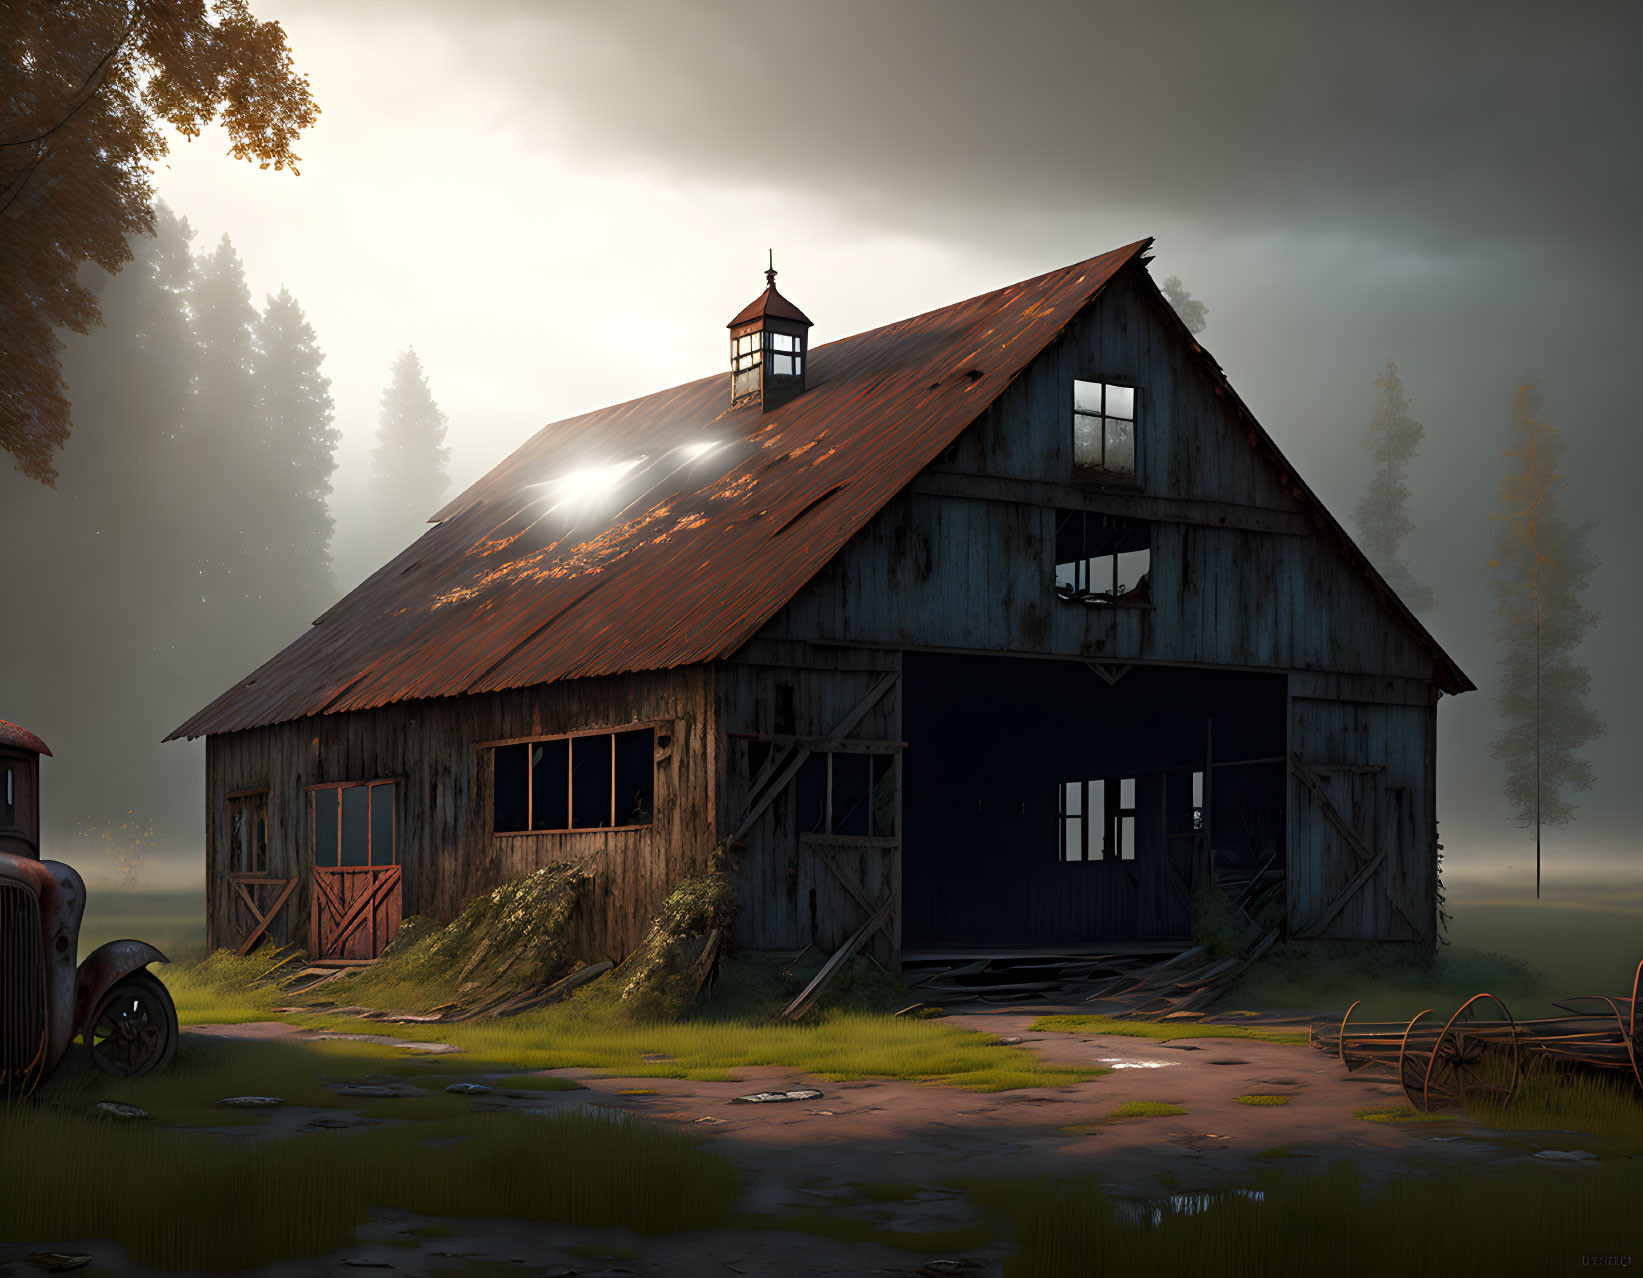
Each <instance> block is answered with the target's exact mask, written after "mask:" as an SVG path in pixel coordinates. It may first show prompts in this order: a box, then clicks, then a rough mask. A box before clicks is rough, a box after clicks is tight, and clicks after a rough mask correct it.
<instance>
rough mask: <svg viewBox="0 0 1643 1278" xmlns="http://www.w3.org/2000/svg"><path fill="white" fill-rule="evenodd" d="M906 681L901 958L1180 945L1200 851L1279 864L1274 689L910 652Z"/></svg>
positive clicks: (1249, 679) (1247, 676) (1135, 671)
mask: <svg viewBox="0 0 1643 1278" xmlns="http://www.w3.org/2000/svg"><path fill="white" fill-rule="evenodd" d="M903 677H904V690H903V699H902V734H903V736H904V737H905V738H906V740H907V751H906V755H905V760H904V769H905V772H904V777H905V781H904V791H903V807H902V812H903V826H902V832H903V841H902V849H903V852H902V858H903V859H902V937H903V940H902V943H903V948H904V951H906V950H918V949H921V948H923V949H928V948H933V947H941V948H960V947H965V946H972V947H989V946H1016V947H1030V946H1082V945H1095V944H1100V943H1107V942H1126V941H1127V942H1134V941H1157V940H1167V939H1171V938H1179V937H1185V936H1187V935H1188V934H1189V932H1190V930H1191V904H1190V902H1191V895H1192V891H1193V885H1194V882H1195V880H1196V878H1197V877H1198V876H1200V875H1202V874H1204V873H1205V872H1206V867H1207V866H1208V865H1209V858H1210V856H1211V853H1212V849H1213V855H1214V857H1215V862H1216V865H1217V868H1218V871H1219V870H1223V869H1226V868H1228V867H1236V866H1237V865H1238V864H1239V863H1240V862H1244V861H1248V862H1249V863H1250V864H1251V866H1258V865H1261V864H1263V863H1264V864H1269V865H1272V866H1277V867H1281V866H1282V861H1283V831H1284V820H1283V816H1284V778H1285V776H1286V771H1285V766H1284V753H1285V727H1284V724H1285V683H1284V678H1283V676H1282V675H1267V674H1254V673H1244V672H1228V671H1215V670H1202V669H1193V668H1185V667H1165V666H1150V667H1149V666H1134V667H1130V668H1128V669H1126V668H1124V667H1114V666H1100V667H1096V666H1092V665H1091V664H1089V663H1086V662H1081V661H1048V660H1038V659H1024V658H1010V657H970V656H947V655H940V654H931V653H918V652H909V653H906V654H905V659H904V665H903ZM1206 761H1207V762H1208V763H1209V764H1210V765H1211V766H1210V767H1209V768H1207V769H1206Z"/></svg>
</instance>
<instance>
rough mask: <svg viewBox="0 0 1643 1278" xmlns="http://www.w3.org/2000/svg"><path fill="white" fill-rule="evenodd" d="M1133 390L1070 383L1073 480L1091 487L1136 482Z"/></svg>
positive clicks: (1134, 397) (1107, 384) (1125, 387)
mask: <svg viewBox="0 0 1643 1278" xmlns="http://www.w3.org/2000/svg"><path fill="white" fill-rule="evenodd" d="M1135 400H1136V391H1135V388H1134V387H1133V386H1113V385H1111V384H1110V383H1107V382H1076V381H1075V382H1074V383H1073V478H1074V479H1075V480H1077V481H1079V482H1081V483H1091V484H1133V483H1134V482H1135Z"/></svg>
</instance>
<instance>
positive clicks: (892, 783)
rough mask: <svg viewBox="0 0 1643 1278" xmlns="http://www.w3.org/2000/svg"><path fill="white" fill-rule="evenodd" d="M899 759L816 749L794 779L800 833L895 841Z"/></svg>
mask: <svg viewBox="0 0 1643 1278" xmlns="http://www.w3.org/2000/svg"><path fill="white" fill-rule="evenodd" d="M898 807H899V804H898V802H897V796H896V756H895V755H893V754H866V753H860V752H857V751H853V750H850V751H846V750H836V751H832V752H828V751H821V750H818V751H816V752H815V753H813V754H812V755H810V757H809V758H807V759H806V760H805V761H804V763H803V764H801V765H800V767H799V774H798V776H797V777H796V778H795V779H794V808H795V816H796V820H797V826H798V830H799V833H800V834H832V835H841V836H844V837H847V838H862V839H866V838H871V839H893V838H895V837H896V811H897V808H898Z"/></svg>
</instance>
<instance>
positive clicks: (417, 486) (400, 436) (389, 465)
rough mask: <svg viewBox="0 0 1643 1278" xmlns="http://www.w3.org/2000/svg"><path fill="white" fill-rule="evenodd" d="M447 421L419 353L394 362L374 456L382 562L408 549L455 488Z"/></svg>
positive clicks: (374, 502)
mask: <svg viewBox="0 0 1643 1278" xmlns="http://www.w3.org/2000/svg"><path fill="white" fill-rule="evenodd" d="M447 420H448V419H447V418H446V416H445V414H444V413H442V412H441V411H440V410H439V405H438V404H436V403H435V402H434V397H433V394H432V393H431V392H430V391H429V389H428V379H427V377H426V376H425V375H424V374H423V372H422V362H421V361H420V360H419V359H417V356H416V352H415V351H414V350H407V351H406V352H405V353H404V354H403V355H401V356H400V357H399V358H398V359H397V360H395V361H394V366H393V373H392V380H391V381H390V382H389V383H388V389H387V390H385V391H384V392H383V393H382V410H381V414H380V416H379V417H378V425H377V445H376V451H375V452H374V453H373V454H372V457H371V463H372V465H371V492H372V506H373V509H374V511H375V515H376V527H375V528H374V529H373V530H372V531H373V543H374V545H375V549H376V550H377V552H378V555H379V558H378V562H381V560H382V559H384V558H386V557H387V556H389V555H393V554H396V553H398V552H399V551H400V550H403V549H404V548H405V546H406V545H407V544H409V543H410V541H411V540H412V539H414V538H415V537H416V536H417V535H418V534H419V533H420V532H421V531H422V529H423V527H424V525H425V524H426V522H427V519H428V516H429V515H431V514H433V513H434V511H435V510H437V509H438V508H439V506H440V503H441V502H442V501H443V500H444V498H445V491H446V489H447V488H449V487H450V480H449V478H448V477H447V475H446V471H445V466H446V463H447V461H448V459H449V457H450V449H448V448H447V447H445V423H446V421H447Z"/></svg>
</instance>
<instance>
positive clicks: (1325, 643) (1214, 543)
mask: <svg viewBox="0 0 1643 1278" xmlns="http://www.w3.org/2000/svg"><path fill="white" fill-rule="evenodd" d="M1075 377H1078V378H1084V379H1087V380H1101V379H1110V380H1112V381H1115V382H1127V383H1132V384H1135V385H1137V386H1139V387H1140V388H1141V395H1140V403H1141V409H1140V420H1139V424H1138V429H1137V434H1138V439H1139V443H1138V447H1139V449H1140V454H1141V460H1140V463H1139V466H1140V480H1141V488H1140V490H1139V496H1140V497H1141V498H1142V499H1149V498H1156V499H1174V500H1180V499H1192V500H1195V501H1203V502H1216V503H1223V504H1226V505H1229V506H1233V507H1236V508H1237V509H1238V510H1240V511H1243V512H1245V513H1246V514H1247V515H1248V516H1251V517H1257V518H1258V517H1259V516H1260V514H1261V512H1271V514H1272V516H1273V519H1272V522H1273V523H1274V525H1275V526H1284V527H1288V528H1292V529H1293V528H1295V527H1297V526H1300V527H1309V525H1308V524H1304V523H1300V522H1299V521H1298V517H1297V514H1296V512H1297V510H1298V507H1297V506H1296V504H1295V502H1294V501H1293V500H1292V499H1290V498H1289V497H1287V496H1286V495H1285V494H1284V493H1283V492H1282V490H1281V488H1280V487H1279V485H1278V483H1277V480H1276V478H1275V477H1274V476H1273V474H1272V473H1271V470H1270V468H1269V467H1268V465H1267V463H1266V462H1265V461H1264V460H1263V459H1262V458H1261V457H1260V456H1259V455H1258V454H1257V452H1256V451H1255V449H1254V448H1253V447H1252V446H1251V444H1250V441H1249V439H1248V436H1247V434H1246V433H1244V431H1243V430H1242V429H1240V428H1239V427H1238V425H1237V424H1236V422H1235V420H1234V419H1233V417H1232V414H1231V413H1230V411H1229V410H1228V409H1227V408H1226V407H1225V405H1224V404H1223V403H1222V401H1221V400H1219V399H1217V397H1216V396H1215V395H1214V394H1213V393H1211V390H1210V386H1209V383H1208V381H1207V380H1206V379H1205V378H1204V376H1203V375H1202V374H1201V373H1200V372H1199V371H1198V370H1197V369H1196V368H1194V367H1193V366H1192V365H1191V364H1190V363H1189V362H1188V361H1187V360H1186V359H1185V357H1184V356H1183V355H1182V354H1181V352H1180V351H1179V350H1178V348H1177V347H1176V345H1175V344H1174V341H1173V339H1171V338H1170V337H1169V334H1168V333H1167V331H1166V330H1165V328H1164V326H1163V324H1162V323H1161V322H1160V317H1159V316H1157V315H1155V314H1153V313H1152V308H1151V306H1150V304H1149V303H1148V302H1147V300H1146V299H1145V298H1143V297H1141V296H1140V295H1139V294H1138V292H1137V290H1136V287H1135V285H1134V284H1133V283H1131V282H1128V281H1125V282H1123V283H1121V284H1120V283H1119V282H1115V287H1113V288H1111V289H1109V292H1108V293H1107V294H1106V295H1104V296H1103V297H1102V298H1101V299H1100V300H1099V301H1098V302H1097V303H1096V304H1095V306H1094V308H1093V309H1092V310H1091V311H1089V312H1086V314H1085V316H1084V317H1083V318H1081V319H1080V320H1079V321H1077V322H1076V323H1075V324H1073V325H1072V326H1071V327H1070V328H1069V329H1068V331H1067V333H1066V334H1065V335H1064V336H1063V337H1062V338H1061V339H1059V340H1058V341H1056V342H1055V343H1053V344H1052V345H1051V346H1050V347H1049V348H1047V349H1046V350H1045V351H1044V352H1043V354H1041V355H1040V356H1039V358H1038V359H1037V360H1036V361H1035V362H1034V363H1033V364H1032V365H1031V366H1030V367H1029V368H1028V370H1027V371H1026V372H1025V373H1024V374H1023V375H1022V376H1021V377H1020V378H1018V379H1017V381H1016V382H1015V383H1014V384H1013V385H1012V386H1010V387H1009V388H1007V389H1006V391H1005V392H1004V394H1003V395H1002V396H1000V398H999V400H998V401H997V402H996V403H995V405H994V406H993V407H992V408H991V409H990V410H988V412H987V413H986V414H984V415H983V416H982V417H981V418H980V419H978V421H977V422H976V423H975V424H974V425H972V426H971V427H970V428H969V429H968V430H967V431H966V432H965V434H964V435H963V436H961V437H960V439H959V441H958V443H957V444H956V446H955V449H954V452H953V455H952V456H951V457H950V458H943V459H938V461H937V462H935V463H933V464H932V465H931V466H930V467H929V468H928V470H927V474H929V475H931V476H932V480H934V477H936V476H938V475H939V477H940V480H941V487H942V488H943V489H944V490H945V491H944V493H943V495H937V494H936V493H933V492H930V491H919V485H918V483H915V486H914V489H913V490H910V491H906V492H903V493H902V494H900V495H899V496H898V497H896V498H895V499H894V500H893V501H891V502H890V503H889V504H888V505H887V506H886V507H885V508H884V510H882V511H881V512H880V513H879V514H878V516H876V517H875V518H874V520H873V521H872V522H871V523H870V524H869V525H868V526H867V527H866V528H865V529H863V530H862V532H861V533H859V534H858V535H857V536H856V537H855V538H854V539H852V541H851V542H850V543H849V544H848V545H847V546H846V547H845V548H844V550H843V551H842V552H841V553H840V554H839V555H838V556H836V557H835V558H834V559H833V560H832V561H831V562H830V563H829V564H828V565H827V566H826V567H825V568H824V569H823V570H822V571H821V572H820V573H818V574H817V575H816V577H814V578H813V579H812V580H811V582H810V583H809V584H808V585H807V586H806V587H805V588H804V589H803V590H802V591H801V592H800V593H799V594H798V595H797V596H796V597H795V598H794V599H793V601H792V602H790V603H789V604H788V605H787V606H786V607H785V608H784V609H783V610H782V611H781V612H780V613H778V614H777V616H776V617H775V618H773V619H772V621H771V622H770V623H769V624H768V625H767V626H766V627H765V628H764V629H763V630H762V631H761V632H760V633H761V636H763V637H765V638H771V639H791V640H813V639H820V640H824V641H831V642H840V643H855V644H879V645H889V646H908V647H937V648H963V649H969V650H973V651H991V652H1012V653H1023V654H1036V655H1046V656H1048V655H1062V656H1087V657H1088V656H1099V657H1103V658H1107V659H1114V660H1129V661H1150V662H1161V663H1170V664H1204V665H1226V666H1240V667H1252V668H1261V669H1280V670H1281V669H1296V670H1317V671H1331V672H1342V673H1352V674H1359V673H1370V674H1386V675H1392V676H1398V677H1401V678H1404V679H1417V680H1423V679H1430V678H1431V676H1432V661H1431V657H1430V656H1429V655H1428V654H1426V653H1425V652H1423V651H1422V650H1421V649H1420V648H1419V646H1418V645H1417V644H1416V643H1415V642H1414V641H1413V640H1412V638H1411V637H1410V635H1409V634H1408V633H1407V632H1406V631H1405V630H1404V629H1403V628H1402V627H1401V626H1399V625H1398V623H1397V622H1395V621H1394V620H1393V619H1392V618H1391V616H1390V615H1389V614H1388V612H1387V611H1386V609H1385V607H1384V606H1383V605H1382V603H1381V602H1380V600H1379V598H1378V597H1377V595H1376V593H1375V590H1374V588H1373V587H1372V586H1371V585H1370V583H1369V582H1368V581H1367V580H1366V579H1365V578H1364V577H1363V576H1362V575H1361V574H1360V573H1359V572H1358V571H1357V570H1356V569H1355V568H1354V567H1352V566H1351V565H1349V564H1348V563H1346V562H1345V561H1344V560H1342V558H1341V557H1340V556H1339V555H1338V554H1337V552H1336V550H1335V548H1334V546H1333V544H1332V543H1330V542H1329V541H1327V540H1325V539H1324V538H1323V537H1322V536H1321V535H1318V534H1317V533H1316V532H1315V531H1308V532H1306V533H1305V534H1304V535H1295V534H1294V533H1292V532H1291V533H1279V532H1265V531H1255V530H1250V529H1247V528H1234V527H1212V526H1205V525H1203V524H1194V523H1185V522H1170V521H1168V520H1157V521H1155V522H1154V523H1153V526H1152V528H1153V544H1152V555H1151V564H1150V574H1151V577H1150V585H1151V596H1152V600H1153V605H1154V606H1152V607H1150V608H1131V607H1123V608H1091V607H1089V606H1087V605H1083V604H1070V603H1067V602H1065V601H1063V600H1061V599H1059V598H1057V597H1056V595H1055V593H1054V591H1053V588H1052V587H1053V583H1054V574H1055V565H1054V534H1055V509H1056V504H1058V503H1061V504H1067V505H1076V504H1078V503H1077V500H1076V497H1077V493H1078V490H1073V491H1071V492H1069V491H1068V489H1069V488H1070V487H1071V486H1070V485H1069V484H1068V481H1069V480H1070V478H1071V474H1072V459H1071V445H1072V426H1071V421H1072V382H1073V379H1074V378H1075ZM966 475H968V476H977V477H984V478H982V479H979V480H978V481H977V482H976V483H974V484H972V485H971V487H972V488H974V489H976V490H978V491H981V492H987V493H989V495H988V496H972V495H955V494H957V493H962V492H963V491H964V488H965V476H966ZM1000 479H1004V480H1010V481H1027V486H1028V487H1029V488H1030V486H1031V484H1032V483H1039V484H1044V485H1055V486H1056V489H1055V490H1053V491H1051V492H1050V493H1049V494H1048V495H1045V496H1044V497H1043V499H1042V502H1035V501H1013V500H996V499H993V498H994V497H996V496H997V495H998V493H999V492H1000V491H1001V490H1002V491H1008V490H1007V489H1004V488H1003V486H1002V485H1000V484H999V483H998V481H999V480H1000ZM989 484H990V485H991V488H990V489H989V488H988V485H989ZM926 487H928V485H926ZM1018 490H1019V486H1018ZM1123 500H1124V494H1122V493H1119V492H1117V491H1116V490H1115V491H1114V492H1110V493H1095V492H1094V491H1093V490H1092V491H1091V493H1090V497H1089V502H1090V505H1091V508H1099V509H1110V508H1113V507H1114V506H1115V505H1117V506H1120V507H1121V506H1122V502H1123Z"/></svg>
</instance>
